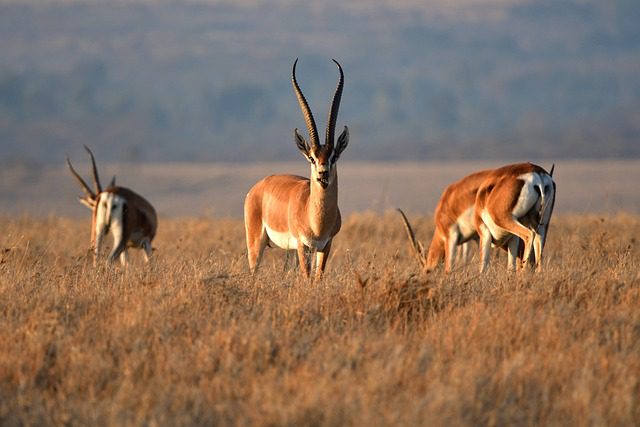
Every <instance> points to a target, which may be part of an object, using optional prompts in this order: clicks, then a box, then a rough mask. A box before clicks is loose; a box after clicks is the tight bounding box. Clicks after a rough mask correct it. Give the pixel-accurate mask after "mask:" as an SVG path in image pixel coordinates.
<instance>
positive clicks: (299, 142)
mask: <svg viewBox="0 0 640 427" xmlns="http://www.w3.org/2000/svg"><path fill="white" fill-rule="evenodd" d="M293 136H294V138H295V140H296V146H297V147H298V150H300V152H301V153H302V155H304V156H305V157H306V158H307V159H308V158H309V150H310V148H309V144H307V141H305V139H304V137H303V136H302V135H300V132H298V128H295V129H294V130H293Z"/></svg>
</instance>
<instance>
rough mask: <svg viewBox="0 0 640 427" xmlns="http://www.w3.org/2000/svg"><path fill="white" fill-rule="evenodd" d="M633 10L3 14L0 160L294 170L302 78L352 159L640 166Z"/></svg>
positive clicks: (314, 8)
mask: <svg viewBox="0 0 640 427" xmlns="http://www.w3.org/2000/svg"><path fill="white" fill-rule="evenodd" d="M638 22H640V3H638V2H635V1H631V0H615V1H611V2H606V3H603V2H598V1H596V0H584V1H552V0H544V1H534V0H458V1H454V2H445V1H431V2H427V3H424V2H419V1H415V0H403V1H400V2H393V3H388V2H384V1H372V2H367V3H365V4H362V2H358V1H354V0H352V1H337V0H331V1H328V2H322V3H309V4H307V3H299V2H294V1H290V0H276V1H273V2H268V3H264V2H258V1H241V2H235V1H234V2H231V1H189V2H177V1H151V0H146V1H142V0H138V1H133V2H126V3H124V2H119V1H91V0H73V1H63V0H50V1H46V2H40V1H27V0H13V1H7V0H4V1H2V2H0V35H1V37H0V49H1V50H2V52H3V55H2V56H0V150H1V151H2V153H3V154H2V156H1V157H0V165H2V166H5V167H6V166H11V165H15V164H25V165H42V164H58V163H61V162H63V161H64V155H65V152H67V153H70V154H72V155H75V153H81V152H82V148H81V147H82V144H87V145H89V146H91V147H92V148H93V150H94V151H95V152H96V155H97V156H98V157H99V158H100V159H102V161H106V162H116V163H117V162H133V163H135V162H167V161H170V162H173V161H199V162H211V161H218V162H240V161H251V162H252V161H273V160H287V161H289V160H297V159H298V158H299V157H298V156H299V154H298V153H297V150H296V149H295V145H294V141H293V129H294V128H295V127H298V128H300V129H304V121H303V119H302V115H301V113H300V110H299V107H298V105H297V104H296V101H295V96H294V94H293V91H292V89H291V83H290V77H291V76H290V74H291V65H292V63H293V60H294V59H295V58H296V57H299V58H300V62H299V65H298V80H299V83H300V85H301V87H302V90H303V91H304V93H305V95H306V96H307V99H308V100H309V103H310V105H311V108H312V110H313V112H314V114H315V117H316V122H317V124H318V128H319V129H320V131H321V133H322V130H323V128H324V126H325V120H326V114H327V109H328V104H329V101H330V99H331V96H332V94H333V90H334V88H335V84H336V81H337V77H338V75H337V70H336V68H335V66H334V65H333V63H332V62H331V61H330V58H336V59H338V60H339V61H340V62H341V64H342V65H343V67H344V70H345V91H344V94H343V97H342V104H341V107H340V115H339V117H338V126H339V127H340V128H341V127H342V126H343V125H348V126H349V128H350V131H351V144H350V146H349V148H348V150H349V159H350V161H382V160H392V161H402V160H427V159H428V160H439V159H440V160H441V159H446V160H451V161H456V160H460V159H471V160H473V159H480V160H482V159H484V160H493V159H520V160H530V159H539V158H545V159H570V158H590V159H600V158H638V157H640V144H639V143H638V142H639V140H640V120H639V119H638V118H639V117H640V79H638V78H637V71H638V70H639V69H640V26H638V25H637V23H638Z"/></svg>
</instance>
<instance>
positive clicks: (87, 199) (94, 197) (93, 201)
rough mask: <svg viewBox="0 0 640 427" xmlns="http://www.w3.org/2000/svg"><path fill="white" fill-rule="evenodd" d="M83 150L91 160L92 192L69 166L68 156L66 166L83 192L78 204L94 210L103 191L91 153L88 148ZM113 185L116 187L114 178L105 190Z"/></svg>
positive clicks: (85, 147)
mask: <svg viewBox="0 0 640 427" xmlns="http://www.w3.org/2000/svg"><path fill="white" fill-rule="evenodd" d="M84 149H85V150H87V153H89V157H90V158H91V169H92V173H93V185H94V187H95V188H94V189H93V190H92V189H91V187H89V185H88V184H87V183H86V182H85V181H84V179H82V177H81V176H80V175H79V174H78V172H76V170H75V169H74V168H73V166H72V165H71V161H70V160H69V156H67V166H68V167H69V170H70V171H71V174H72V175H73V176H74V177H75V179H76V180H77V181H78V183H79V184H80V187H81V188H82V191H84V196H83V197H79V198H78V201H79V202H80V203H82V204H83V205H85V206H86V207H88V208H89V209H91V210H94V209H95V208H96V207H97V206H98V201H99V199H100V195H101V194H102V193H103V190H102V184H100V177H99V176H98V168H97V166H96V159H95V157H94V156H93V153H92V152H91V150H90V149H89V147H87V146H86V145H85V146H84ZM115 185H116V177H115V176H114V177H113V178H112V179H111V182H110V183H109V186H108V187H107V189H109V188H112V187H114V186H115Z"/></svg>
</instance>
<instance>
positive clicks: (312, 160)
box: [309, 157, 316, 165]
mask: <svg viewBox="0 0 640 427" xmlns="http://www.w3.org/2000/svg"><path fill="white" fill-rule="evenodd" d="M309 161H310V162H311V164H312V165H315V164H316V159H314V158H313V157H309Z"/></svg>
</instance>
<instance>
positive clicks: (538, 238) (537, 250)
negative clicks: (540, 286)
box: [533, 233, 544, 271]
mask: <svg viewBox="0 0 640 427" xmlns="http://www.w3.org/2000/svg"><path fill="white" fill-rule="evenodd" d="M543 248H544V234H541V233H535V235H534V238H533V252H534V256H535V259H534V260H533V261H534V265H535V266H536V271H541V270H542V249H543Z"/></svg>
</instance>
